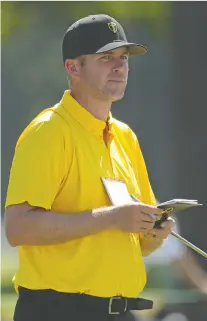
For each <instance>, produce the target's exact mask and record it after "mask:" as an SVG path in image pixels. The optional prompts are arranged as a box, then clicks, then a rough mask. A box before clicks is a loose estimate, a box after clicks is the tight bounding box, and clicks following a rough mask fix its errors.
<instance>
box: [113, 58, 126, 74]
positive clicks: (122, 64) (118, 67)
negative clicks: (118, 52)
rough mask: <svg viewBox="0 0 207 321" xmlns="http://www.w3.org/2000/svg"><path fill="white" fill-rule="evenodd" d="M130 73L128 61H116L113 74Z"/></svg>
mask: <svg viewBox="0 0 207 321" xmlns="http://www.w3.org/2000/svg"><path fill="white" fill-rule="evenodd" d="M120 71H122V72H123V71H128V61H127V60H124V59H120V58H119V59H116V61H115V63H114V67H113V72H120Z"/></svg>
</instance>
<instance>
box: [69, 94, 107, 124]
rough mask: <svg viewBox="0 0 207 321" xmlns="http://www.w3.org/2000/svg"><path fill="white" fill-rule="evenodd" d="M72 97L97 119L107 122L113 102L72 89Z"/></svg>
mask: <svg viewBox="0 0 207 321" xmlns="http://www.w3.org/2000/svg"><path fill="white" fill-rule="evenodd" d="M70 94H71V96H72V97H73V98H74V99H75V100H76V101H77V102H78V103H79V104H80V105H81V106H82V107H84V108H85V109H86V110H87V111H88V112H89V113H91V114H92V115H93V116H94V117H95V118H97V119H100V120H103V121H105V122H106V121H107V118H108V115H109V112H110V110H111V102H108V101H101V100H100V99H98V98H95V97H93V96H91V95H89V94H87V92H86V93H84V92H83V91H82V92H80V91H78V90H75V89H71V93H70Z"/></svg>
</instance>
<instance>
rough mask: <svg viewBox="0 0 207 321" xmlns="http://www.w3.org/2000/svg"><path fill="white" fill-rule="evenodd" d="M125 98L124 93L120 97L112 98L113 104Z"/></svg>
mask: <svg viewBox="0 0 207 321" xmlns="http://www.w3.org/2000/svg"><path fill="white" fill-rule="evenodd" d="M123 97H124V92H123V93H122V94H120V95H116V96H112V97H111V102H112V103H114V102H115V101H118V100H121V99H122V98H123Z"/></svg>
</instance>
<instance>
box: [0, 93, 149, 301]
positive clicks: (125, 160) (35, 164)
mask: <svg viewBox="0 0 207 321" xmlns="http://www.w3.org/2000/svg"><path fill="white" fill-rule="evenodd" d="M108 126H109V141H108V144H107V146H106V145H105V143H104V141H103V129H104V128H105V122H103V121H101V120H98V119H96V118H94V117H93V116H92V115H91V114H90V113H89V112H88V111H87V110H86V109H84V108H83V107H82V106H80V105H79V104H78V102H77V101H75V100H74V99H73V98H72V97H71V95H70V92H69V91H65V93H64V95H63V98H62V99H61V101H60V102H59V103H58V104H57V105H55V106H54V107H52V108H49V109H46V110H44V111H43V112H42V113H41V114H39V115H38V116H37V117H36V118H35V119H34V120H33V121H32V122H31V123H30V124H29V126H28V127H27V128H26V129H25V130H24V131H23V133H22V135H21V136H20V138H19V139H18V141H17V145H16V149H15V154H14V159H13V163H12V167H11V172H10V180H9V186H8V192H7V199H6V207H7V206H8V205H11V204H19V203H22V202H28V203H29V204H30V205H32V206H37V207H42V208H45V209H48V210H52V211H53V212H56V213H66V215H76V213H78V212H83V211H88V210H91V209H93V208H98V207H103V206H108V205H110V201H109V198H108V196H107V194H106V192H105V190H104V187H103V184H102V182H101V177H108V178H115V179H121V180H124V181H125V183H126V185H127V188H128V191H129V193H130V194H134V195H135V196H136V197H138V199H140V200H141V201H143V202H145V203H148V204H155V198H154V195H153V192H152V189H151V186H150V183H149V179H148V175H147V171H146V167H145V163H144V160H143V156H142V153H141V150H140V147H139V144H138V141H137V138H136V136H135V134H134V133H133V132H132V130H131V129H130V128H129V127H128V126H127V125H126V124H124V123H122V122H120V121H118V120H116V119H114V118H113V117H112V115H111V114H110V116H109V121H108ZM68 213H70V214H68ZM57 215H58V214H57ZM17 224H18V222H17ZM18 255H19V268H18V271H17V272H16V274H15V277H14V283H15V287H17V286H18V285H21V286H23V287H26V288H30V289H48V288H50V289H54V290H57V291H62V292H81V293H87V294H90V295H96V296H101V297H109V296H115V295H123V296H126V297H136V296H138V295H139V293H140V292H141V291H142V290H143V288H144V286H145V283H146V274H145V266H144V263H143V258H142V253H141V248H140V235H139V234H133V233H126V232H122V231H119V230H113V231H112V230H104V231H103V232H101V233H98V234H95V235H90V236H87V237H82V238H79V239H75V240H72V241H68V242H65V243H61V244H56V245H47V246H19V247H18Z"/></svg>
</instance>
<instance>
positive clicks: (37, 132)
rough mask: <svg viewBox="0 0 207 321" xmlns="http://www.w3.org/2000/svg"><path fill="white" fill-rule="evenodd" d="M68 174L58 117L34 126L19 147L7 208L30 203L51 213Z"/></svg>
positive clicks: (38, 122) (12, 172) (11, 176)
mask: <svg viewBox="0 0 207 321" xmlns="http://www.w3.org/2000/svg"><path fill="white" fill-rule="evenodd" d="M56 117H58V116H56ZM51 118H52V120H51ZM65 175H66V164H65V153H64V133H63V131H62V130H61V126H60V123H59V122H58V121H55V119H54V117H49V119H47V120H42V119H41V120H40V121H36V122H33V123H31V125H29V126H28V127H27V128H26V129H25V130H24V132H23V133H22V135H21V136H20V139H19V140H18V142H17V145H16V149H15V153H14V158H13V162H12V167H11V170H10V177H9V184H8V190H7V196H6V204H5V207H7V206H8V205H11V204H20V203H23V202H28V203H29V204H30V205H31V206H37V207H43V208H45V209H48V210H50V209H51V206H52V204H53V201H54V199H55V197H56V195H57V193H58V191H59V190H60V187H61V183H62V182H63V180H64V176H65Z"/></svg>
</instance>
